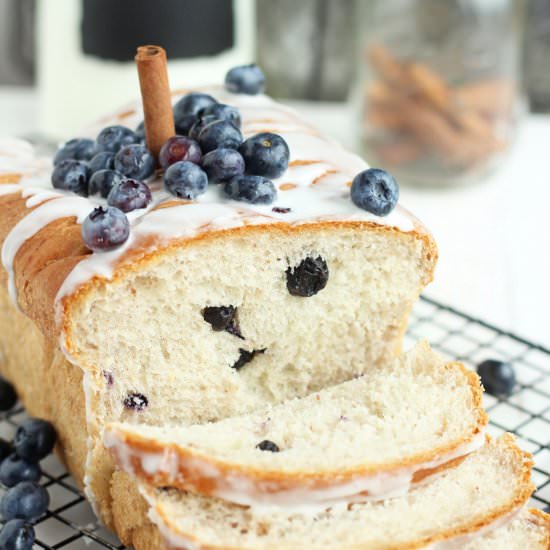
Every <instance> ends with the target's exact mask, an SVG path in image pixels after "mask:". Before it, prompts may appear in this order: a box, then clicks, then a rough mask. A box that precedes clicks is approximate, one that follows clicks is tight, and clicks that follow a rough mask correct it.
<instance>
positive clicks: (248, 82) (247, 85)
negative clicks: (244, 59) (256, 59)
mask: <svg viewBox="0 0 550 550" xmlns="http://www.w3.org/2000/svg"><path fill="white" fill-rule="evenodd" d="M225 87H226V89H227V90H229V91H230V92H233V93H235V94H249V95H256V94H261V93H262V92H263V91H264V89H265V75H264V73H263V72H262V69H260V67H258V65H255V64H254V63H252V64H250V65H241V66H239V67H233V68H232V69H230V70H229V71H228V73H227V74H226V75H225Z"/></svg>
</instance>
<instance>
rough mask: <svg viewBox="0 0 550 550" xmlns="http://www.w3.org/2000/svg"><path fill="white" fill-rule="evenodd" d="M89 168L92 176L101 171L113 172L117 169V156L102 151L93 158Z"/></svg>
mask: <svg viewBox="0 0 550 550" xmlns="http://www.w3.org/2000/svg"><path fill="white" fill-rule="evenodd" d="M88 166H89V167H90V172H91V173H92V174H95V173H96V172H97V171H99V170H112V169H113V168H114V167H115V154H114V153H110V152H109V151H102V152H101V153H98V154H97V155H95V156H94V157H93V158H92V160H91V161H90V162H89V163H88Z"/></svg>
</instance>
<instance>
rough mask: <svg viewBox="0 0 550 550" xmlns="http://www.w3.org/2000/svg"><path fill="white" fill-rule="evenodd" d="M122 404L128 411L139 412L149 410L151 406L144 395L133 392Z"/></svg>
mask: <svg viewBox="0 0 550 550" xmlns="http://www.w3.org/2000/svg"><path fill="white" fill-rule="evenodd" d="M122 404H123V405H124V406H125V407H126V408H127V409H132V410H134V411H138V412H139V411H143V410H144V409H146V408H147V406H148V405H149V400H148V399H147V397H145V395H143V394H142V393H136V392H132V393H129V394H128V395H127V396H126V397H125V398H124V401H123V402H122Z"/></svg>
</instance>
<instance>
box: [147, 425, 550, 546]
mask: <svg viewBox="0 0 550 550" xmlns="http://www.w3.org/2000/svg"><path fill="white" fill-rule="evenodd" d="M499 440H500V441H502V442H503V445H504V446H505V447H506V449H507V451H508V452H510V453H511V454H513V455H514V460H515V461H516V462H517V464H518V465H519V467H520V469H521V471H520V474H519V476H518V478H519V487H518V490H517V491H516V494H515V495H514V498H513V499H511V500H510V501H509V502H507V503H506V504H503V505H502V506H500V507H499V508H497V509H496V510H493V511H492V512H491V513H488V514H486V515H485V516H484V517H480V518H479V519H477V520H476V521H475V522H471V523H469V524H465V525H462V526H460V527H456V528H454V529H450V530H449V531H446V532H442V533H438V534H437V535H431V536H426V537H423V538H420V539H417V540H412V541H408V542H407V543H406V548H407V549H408V550H409V549H410V550H414V549H418V548H424V547H426V546H428V545H430V544H435V543H437V542H442V541H445V540H450V539H453V538H458V537H462V536H465V535H468V534H470V533H473V532H476V531H479V530H480V529H483V528H485V527H488V526H490V525H491V524H492V523H494V522H495V521H497V520H498V519H499V518H502V517H505V516H506V515H508V514H512V513H514V512H515V511H516V510H519V509H520V508H521V507H522V506H523V505H524V504H525V503H526V502H527V500H528V499H529V497H530V496H531V494H532V492H533V490H534V488H535V487H534V485H533V483H532V481H531V469H532V466H533V461H532V458H531V455H529V454H528V453H526V452H524V451H522V450H521V449H519V447H517V446H516V444H515V438H514V436H512V435H511V434H504V435H502V436H501V437H500V438H499ZM155 514H156V515H157V517H158V518H159V519H160V520H161V521H162V522H163V523H164V525H166V526H168V528H169V529H170V530H171V532H172V533H174V535H175V536H176V537H178V536H180V537H181V538H183V539H186V540H188V541H189V545H190V546H191V547H192V548H196V549H197V550H242V548H238V547H233V546H226V545H223V546H218V545H216V546H212V545H210V544H205V543H204V542H202V541H201V540H199V539H198V538H197V537H196V536H195V535H193V534H191V533H183V532H181V531H180V530H179V529H178V528H177V526H176V525H175V524H174V522H172V521H171V518H169V517H168V516H167V515H166V514H165V513H164V511H163V510H162V509H161V508H160V507H159V506H156V507H155ZM536 515H537V516H538V517H539V518H540V520H541V521H543V520H544V521H546V522H548V520H547V518H545V517H544V516H545V515H546V514H543V513H542V512H541V513H537V514H536ZM145 548H147V546H145ZM169 548H170V550H187V549H186V548H184V547H181V546H171V547H169ZM278 548H279V550H300V549H299V548H297V547H295V546H281V545H279V546H278ZM383 548H384V550H399V549H401V550H402V549H403V548H404V546H403V545H401V544H399V545H388V546H384V547H383ZM334 550H372V549H370V548H368V547H367V546H365V545H362V544H359V545H354V546H352V547H350V546H345V547H343V546H340V547H338V546H335V547H334Z"/></svg>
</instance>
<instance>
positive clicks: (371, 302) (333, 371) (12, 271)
mask: <svg viewBox="0 0 550 550" xmlns="http://www.w3.org/2000/svg"><path fill="white" fill-rule="evenodd" d="M202 91H203V92H207V93H209V94H212V95H213V96H214V97H215V98H216V100H218V101H220V102H222V103H224V104H229V105H232V106H234V107H237V108H238V109H239V110H240V115H241V118H242V132H243V135H244V137H245V138H248V137H251V136H252V135H254V134H256V133H258V132H264V131H270V132H276V133H278V134H280V135H281V136H282V137H283V138H284V139H285V141H286V142H287V144H288V147H289V150H290V157H289V159H288V160H289V163H288V169H287V170H286V171H285V173H284V174H283V175H282V176H281V177H280V178H277V179H276V180H275V181H274V183H273V184H274V186H275V187H276V189H277V199H276V200H275V202H273V204H269V205H268V204H249V203H247V202H242V201H235V200H232V199H230V198H229V197H227V196H226V195H224V193H223V192H222V191H221V189H222V186H220V185H218V184H214V183H213V184H212V185H209V187H208V189H207V190H206V192H205V193H204V194H203V195H201V196H200V197H198V198H197V200H196V201H193V202H189V201H187V200H179V199H177V198H176V197H175V196H172V195H170V194H168V192H167V191H166V190H165V189H164V187H163V182H162V178H156V179H154V180H151V181H150V182H149V183H150V190H151V193H152V202H151V204H150V205H149V207H148V208H147V209H137V210H134V211H132V212H130V213H129V214H128V216H129V224H130V236H129V238H128V240H127V241H126V242H125V243H124V245H123V246H121V247H119V248H117V249H115V250H111V251H109V252H93V253H91V251H90V250H88V249H87V248H86V246H84V242H83V239H82V232H81V229H82V227H81V223H82V221H83V220H84V219H86V217H87V216H88V215H89V213H90V212H91V211H92V210H93V209H94V207H97V206H98V205H105V199H104V198H102V197H100V196H99V195H90V196H88V197H83V196H76V195H75V194H73V193H69V192H63V191H60V190H59V189H53V188H52V185H51V183H50V178H51V176H52V174H51V170H52V168H51V167H49V168H47V169H46V170H45V171H43V172H40V170H39V167H38V168H37V170H38V171H39V172H40V173H36V174H34V169H33V177H32V178H31V177H29V166H30V164H31V163H32V162H33V159H32V155H30V153H29V151H28V147H26V146H24V145H23V144H18V143H11V144H7V145H6V146H5V147H2V146H1V144H0V161H2V162H1V163H0V164H2V166H0V173H1V174H2V175H3V176H5V182H4V183H3V184H2V185H0V244H2V263H3V266H4V269H1V270H0V284H1V285H2V287H3V288H6V289H7V290H9V294H10V297H11V299H12V300H13V302H14V303H16V304H17V306H18V307H19V308H20V309H21V311H23V312H24V313H25V314H26V315H27V316H28V317H30V318H31V319H32V320H33V321H34V322H35V323H36V324H37V325H38V327H39V328H40V329H41V331H42V332H43V334H44V335H45V338H46V342H45V343H46V345H47V346H49V348H48V349H53V350H58V349H59V351H60V353H61V352H62V354H63V356H64V357H65V358H66V359H67V360H68V361H70V362H71V363H72V364H74V365H76V366H78V367H79V368H80V369H81V370H82V372H83V373H84V376H83V392H84V394H85V396H86V399H82V400H81V401H82V402H83V403H84V404H85V405H86V413H85V415H86V432H87V433H86V434H85V437H87V438H88V444H87V447H88V451H89V452H88V456H87V457H86V459H85V476H84V481H85V486H86V493H87V495H88V497H89V498H90V499H91V500H95V501H96V504H97V508H98V509H99V510H101V511H102V516H103V518H104V519H105V521H106V522H107V523H109V521H110V517H109V516H110V511H109V508H110V497H109V480H110V476H111V474H112V469H113V464H112V461H111V459H110V456H109V455H108V453H107V452H106V451H105V449H104V447H103V444H102V433H103V429H104V427H105V425H106V423H108V422H116V421H124V422H131V423H136V424H147V425H163V424H164V423H170V422H172V423H175V422H177V423H179V424H181V425H189V424H192V423H204V422H208V421H216V420H220V419H222V418H226V417H228V416H233V415H236V414H243V413H246V412H250V411H252V410H255V409H257V408H258V407H262V406H264V405H265V404H266V403H278V402H281V401H284V400H286V399H291V398H294V397H302V396H305V395H307V394H309V393H311V392H313V391H318V390H320V389H322V388H324V387H326V386H330V385H334V384H337V383H340V382H343V381H345V380H349V379H351V378H353V377H354V376H358V375H361V374H363V373H365V372H368V370H369V369H370V368H371V367H373V366H375V365H377V364H381V363H384V362H386V361H387V360H388V359H389V358H391V357H393V356H395V355H396V354H398V353H399V351H400V346H401V341H402V335H403V332H404V330H405V326H406V322H407V317H408V313H409V311H410V309H411V307H412V304H413V302H414V300H415V299H416V298H417V296H418V294H419V293H420V291H421V290H422V288H423V287H424V286H425V285H426V284H427V283H428V282H429V281H430V280H431V278H432V274H433V269H434V266H435V262H436V258H437V250H436V247H435V243H434V242H433V239H432V237H431V236H430V235H429V233H428V232H427V230H426V229H425V228H424V227H423V226H422V224H421V223H420V222H419V221H418V220H416V218H414V216H412V215H410V214H409V213H408V212H407V211H406V210H405V209H403V208H401V206H400V205H397V206H396V207H395V209H394V210H393V211H392V212H391V213H390V214H388V215H387V216H377V215H374V214H372V213H371V212H367V211H366V210H363V209H361V208H359V207H357V206H356V205H355V204H354V203H353V201H352V200H351V197H350V184H351V182H352V180H353V178H354V177H355V176H356V175H357V174H358V173H359V172H361V171H363V170H365V169H366V168H367V165H366V164H365V162H364V161H363V160H361V159H360V158H358V157H357V156H355V155H353V154H351V153H348V152H346V151H344V150H343V149H342V148H341V147H339V146H338V145H337V144H335V143H334V142H333V141H332V140H330V139H325V138H323V137H322V136H320V135H319V134H318V133H317V131H316V130H315V129H313V128H312V127H311V126H310V125H309V124H308V123H306V122H304V121H303V120H301V119H300V117H299V116H298V115H297V114H296V113H295V112H294V111H292V110H290V109H288V108H285V107H283V106H280V105H278V104H276V103H275V102H274V101H272V100H271V99H269V98H268V97H266V96H263V95H261V96H247V95H244V94H231V93H228V92H226V91H224V90H223V88H221V87H216V88H211V89H204V90H202ZM183 93H184V92H180V93H174V95H173V99H174V102H175V101H178V100H179V99H180V97H181V96H182V95H183ZM142 117H143V113H142V111H141V108H140V107H139V106H138V104H135V105H132V106H127V107H125V108H124V109H122V110H121V111H120V112H118V113H116V114H115V115H113V116H112V117H107V118H106V119H103V120H102V122H101V126H108V125H113V124H124V125H127V126H128V127H131V128H134V127H136V126H137V125H138V123H139V122H140V120H142ZM99 129H100V127H97V128H95V130H93V131H92V134H91V135H92V137H95V135H96V134H97V131H98V130H99ZM5 149H7V152H6V150H5ZM29 156H30V158H29ZM4 160H5V161H6V162H5V163H3V161H4ZM2 315H3V316H4V313H3V312H2ZM9 315H10V316H11V313H10V314H9ZM5 316H6V317H8V313H6V314H5ZM7 323H8V324H10V323H11V321H10V320H8V321H7ZM3 338H4V337H3V335H0V339H3ZM5 339H6V340H8V336H6V338H5ZM9 339H11V340H13V338H12V337H11V336H9ZM58 342H59V343H60V345H59V346H58ZM0 345H2V347H7V345H9V344H3V343H2V344H0ZM10 363H13V359H12V358H11V357H10ZM12 372H13V374H12V373H11V372H10V373H9V377H10V378H11V379H12V380H14V381H15V380H17V378H18V377H19V375H18V368H14V369H13V371H12ZM54 420H55V421H56V424H57V425H59V424H60V422H59V421H58V420H57V419H55V418H54ZM57 427H58V429H60V427H59V426H57ZM80 466H82V465H79V467H80Z"/></svg>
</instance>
